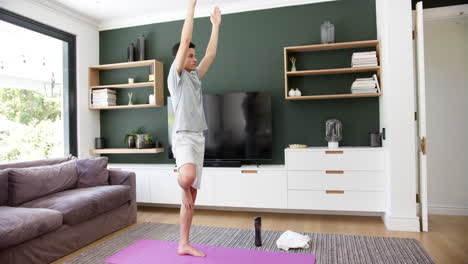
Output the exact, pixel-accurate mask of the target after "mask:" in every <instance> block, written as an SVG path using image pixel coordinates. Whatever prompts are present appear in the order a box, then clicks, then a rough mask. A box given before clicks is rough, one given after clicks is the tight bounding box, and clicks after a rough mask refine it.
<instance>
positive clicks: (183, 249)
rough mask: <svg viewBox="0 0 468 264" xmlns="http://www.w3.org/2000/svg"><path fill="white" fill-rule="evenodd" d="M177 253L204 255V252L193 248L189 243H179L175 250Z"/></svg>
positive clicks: (195, 255)
mask: <svg viewBox="0 0 468 264" xmlns="http://www.w3.org/2000/svg"><path fill="white" fill-rule="evenodd" d="M177 254H179V255H192V256H194V257H205V256H206V255H205V253H203V252H201V251H200V250H197V249H195V248H193V247H192V246H191V245H189V244H186V245H179V249H178V250H177Z"/></svg>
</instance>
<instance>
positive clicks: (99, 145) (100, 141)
mask: <svg viewBox="0 0 468 264" xmlns="http://www.w3.org/2000/svg"><path fill="white" fill-rule="evenodd" d="M104 147H105V145H104V138H95V139H94V148H95V149H103V148H104Z"/></svg>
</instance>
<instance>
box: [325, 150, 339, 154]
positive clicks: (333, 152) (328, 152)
mask: <svg viewBox="0 0 468 264" xmlns="http://www.w3.org/2000/svg"><path fill="white" fill-rule="evenodd" d="M325 154H343V151H342V150H326V151H325Z"/></svg>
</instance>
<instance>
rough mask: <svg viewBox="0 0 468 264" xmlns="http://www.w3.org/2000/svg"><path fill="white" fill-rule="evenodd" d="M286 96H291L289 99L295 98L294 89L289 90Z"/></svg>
mask: <svg viewBox="0 0 468 264" xmlns="http://www.w3.org/2000/svg"><path fill="white" fill-rule="evenodd" d="M288 95H289V96H291V97H293V96H296V91H294V89H293V88H291V90H289V92H288Z"/></svg>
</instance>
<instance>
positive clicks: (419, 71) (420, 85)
mask: <svg viewBox="0 0 468 264" xmlns="http://www.w3.org/2000/svg"><path fill="white" fill-rule="evenodd" d="M423 23H424V19H423V2H422V1H421V2H418V3H417V4H416V29H415V33H416V38H415V40H416V76H417V104H418V118H417V120H418V142H419V146H420V147H419V151H418V155H419V199H420V205H421V214H420V215H421V227H422V231H424V232H427V231H428V213H427V156H426V151H427V149H426V145H427V136H426V85H425V78H426V77H425V69H424V26H423Z"/></svg>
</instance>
